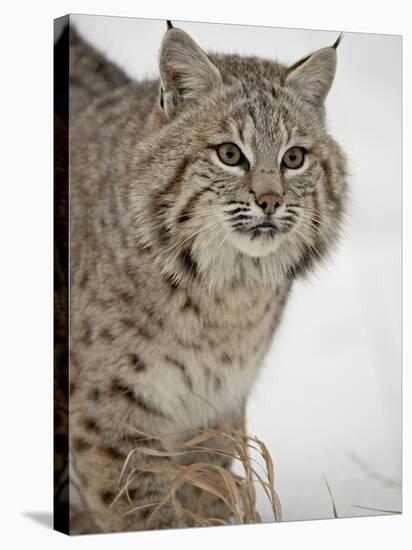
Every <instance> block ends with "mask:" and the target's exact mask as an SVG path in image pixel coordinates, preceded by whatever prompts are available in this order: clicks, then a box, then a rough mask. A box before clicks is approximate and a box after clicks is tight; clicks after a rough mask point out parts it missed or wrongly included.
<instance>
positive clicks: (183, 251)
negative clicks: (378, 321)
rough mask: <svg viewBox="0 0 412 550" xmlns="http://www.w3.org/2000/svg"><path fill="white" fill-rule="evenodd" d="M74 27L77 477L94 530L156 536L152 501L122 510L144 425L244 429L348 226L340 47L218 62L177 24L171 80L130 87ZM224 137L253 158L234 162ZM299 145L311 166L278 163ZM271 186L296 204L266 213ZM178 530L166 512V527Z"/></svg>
mask: <svg viewBox="0 0 412 550" xmlns="http://www.w3.org/2000/svg"><path fill="white" fill-rule="evenodd" d="M73 36H74V38H73V44H72V47H73V48H76V51H80V52H81V55H82V56H83V61H82V63H79V64H78V65H77V69H76V66H73V67H72V72H71V75H70V77H71V84H72V89H73V93H74V94H75V93H77V94H78V95H77V97H81V98H83V100H82V101H80V100H79V101H78V102H77V103H76V105H75V107H74V110H73V112H72V116H73V120H74V123H73V124H72V126H71V129H70V201H71V203H70V230H71V233H70V236H71V267H70V269H71V273H70V275H71V291H70V297H71V303H70V315H71V317H70V344H71V349H72V350H73V353H75V356H76V362H75V363H74V362H73V363H72V364H71V379H72V380H73V381H74V380H75V381H76V388H77V389H76V392H75V393H73V395H72V397H71V402H70V426H71V449H72V455H73V473H74V475H76V476H77V478H78V479H79V480H80V481H79V485H80V491H81V495H82V500H83V502H84V503H85V505H86V507H87V509H88V511H89V512H90V513H91V514H92V516H93V520H94V522H95V524H96V526H97V527H96V528H97V529H99V530H101V531H119V530H128V529H130V530H134V529H144V528H145V521H146V519H147V515H148V514H147V509H142V510H141V511H140V512H135V513H133V514H129V515H124V514H123V512H125V511H127V510H129V509H130V503H129V502H127V499H120V500H118V501H117V502H116V504H115V505H114V506H110V504H111V503H112V501H113V498H114V496H115V494H116V491H117V487H116V481H117V479H118V475H119V471H120V469H121V466H122V464H123V461H124V459H125V457H126V456H127V454H128V452H129V451H130V450H131V449H133V448H134V447H136V445H138V444H139V440H138V438H137V439H136V431H134V429H135V428H137V429H138V430H139V431H140V432H145V433H150V434H158V433H168V432H177V431H182V430H190V429H191V428H194V427H208V426H219V423H220V422H222V419H224V420H225V422H227V423H228V424H229V425H232V426H239V425H240V423H241V419H242V417H243V415H244V410H245V403H246V400H247V397H248V394H249V392H250V389H251V387H252V386H253V384H254V382H255V380H256V377H257V375H258V373H259V368H260V366H261V364H262V360H263V358H264V357H265V354H266V352H267V350H268V348H269V346H270V343H271V340H272V337H273V334H274V332H275V330H276V327H277V326H278V323H279V321H280V319H281V315H282V311H283V308H284V306H285V304H286V301H287V297H288V295H289V292H290V289H291V287H292V284H293V281H294V280H295V279H296V277H297V276H299V275H303V274H306V273H307V272H309V271H310V270H311V269H313V267H314V266H315V265H316V264H317V262H318V260H320V259H321V258H323V257H324V256H325V255H326V254H327V253H328V252H329V251H330V250H331V248H332V247H333V245H334V243H335V242H336V241H337V239H338V237H339V232H340V227H341V222H342V217H343V213H344V208H345V201H346V193H347V191H346V179H345V178H346V168H345V159H344V156H343V153H342V151H341V149H340V147H339V146H338V144H337V143H336V142H335V141H334V140H333V139H332V137H331V136H330V135H329V134H328V133H327V131H326V129H325V112H324V99H325V97H326V94H327V93H328V91H329V88H330V86H331V84H332V80H333V75H334V72H335V65H336V51H335V48H334V47H331V48H324V49H322V50H319V51H318V52H315V54H313V55H310V56H308V57H307V58H305V59H304V60H302V61H300V62H298V63H296V64H295V65H294V66H292V67H291V68H288V67H285V66H283V65H281V64H278V63H275V62H273V61H269V60H263V59H258V58H255V57H240V56H236V55H229V56H227V55H210V56H207V55H206V54H205V53H204V52H203V51H202V50H201V49H200V48H199V46H198V45H197V44H196V43H195V42H194V41H193V40H192V39H191V38H190V37H189V36H188V35H187V34H186V33H185V32H184V31H182V30H179V29H175V28H173V27H172V26H170V28H169V29H168V30H167V32H166V33H165V37H164V39H163V43H162V46H161V53H160V63H159V66H160V80H158V81H153V82H130V81H126V80H127V79H126V77H125V76H124V75H123V73H120V72H119V71H118V70H117V69H116V68H112V69H111V68H110V67H109V66H106V65H105V64H104V63H102V62H101V60H100V58H99V60H100V61H99V62H98V63H97V64H96V63H95V65H93V63H92V62H91V61H90V62H87V59H85V58H86V57H88V56H90V59H92V60H93V59H96V56H97V55H98V54H96V52H94V51H93V50H91V48H89V47H88V46H87V45H85V44H84V43H82V42H81V40H80V39H79V38H78V37H77V36H75V35H73ZM79 44H80V46H79ZM106 63H107V62H106ZM108 65H109V64H108ZM84 70H86V73H87V74H86V75H84V74H83V73H84ZM90 71H94V72H93V74H89V72H90ZM102 71H103V77H102ZM110 74H114V81H115V82H118V85H112V84H110V82H111V81H110V78H108V75H110ZM95 81H96V82H95ZM82 82H86V83H87V86H88V87H89V99H88V101H84V98H85V97H87V95H85V94H87V92H86V90H85V89H84V88H82ZM112 82H113V81H112ZM91 83H93V85H91ZM77 88H79V89H80V90H79V89H77ZM76 90H77V91H76ZM95 90H97V91H98V93H97V94H96V95H95V94H94V91H95ZM226 142H229V143H235V144H236V145H237V146H238V147H239V148H240V150H241V151H242V153H243V155H244V159H245V160H244V162H243V164H242V165H240V166H235V167H233V166H227V165H225V164H223V163H222V162H221V161H220V160H219V156H218V154H217V147H218V146H219V145H220V144H222V143H226ZM292 146H301V147H303V148H304V150H305V151H306V157H305V163H304V165H303V166H302V168H299V169H297V170H288V169H285V168H284V166H282V162H281V160H282V156H283V154H284V152H285V151H286V150H287V149H288V148H290V147H292ZM262 193H277V194H280V195H282V197H283V204H282V206H281V207H280V208H279V209H277V210H276V212H275V213H274V214H272V215H270V216H269V217H268V216H267V215H266V214H265V213H264V212H263V211H262V209H261V208H260V207H259V206H258V205H257V204H256V198H257V196H258V195H261V194H262ZM262 220H266V221H268V220H269V222H270V227H267V228H265V229H262V227H260V225H261V223H262ZM269 222H268V223H269ZM140 432H139V433H140ZM146 444H147V443H146ZM206 459H208V460H211V458H210V456H207V454H206ZM133 460H134V461H135V464H140V463H141V462H139V461H142V460H143V458H142V456H139V455H138V454H137V453H136V454H135V455H134V457H133ZM165 460H166V459H165ZM176 460H177V459H176ZM223 463H224V465H225V467H229V464H228V462H227V460H226V459H225V461H223V462H222V464H223ZM82 480H83V481H82ZM130 489H131V490H132V489H133V490H134V492H133V493H132V494H133V504H134V505H135V506H138V505H142V504H147V503H150V502H153V501H156V500H159V499H160V498H161V496H162V495H163V494H164V492H165V491H166V489H167V481H166V480H165V479H164V478H161V477H157V476H155V475H153V474H151V475H146V476H143V477H140V478H139V483H138V484H135V485H134V486H133V487H131V488H130ZM181 498H182V502H183V503H186V504H187V503H188V502H190V499H191V498H192V496H191V495H190V494H189V493H187V494H185V493H183V494H182V495H181ZM187 505H188V504H187ZM210 513H211V514H214V515H216V514H218V511H217V510H216V509H213V508H211V512H210ZM175 525H177V519H176V517H175V515H174V512H173V510H171V509H169V508H167V507H166V508H165V509H164V510H163V511H162V512H161V513H160V514H159V515H158V517H157V520H156V521H155V522H154V524H153V525H152V527H153V528H161V527H170V526H175Z"/></svg>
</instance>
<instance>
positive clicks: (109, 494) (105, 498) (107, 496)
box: [100, 491, 115, 506]
mask: <svg viewBox="0 0 412 550" xmlns="http://www.w3.org/2000/svg"><path fill="white" fill-rule="evenodd" d="M114 497H115V494H114V492H113V491H103V492H102V493H101V494H100V498H101V500H102V502H103V503H104V504H106V505H108V506H109V505H110V504H111V503H112V502H113V500H114Z"/></svg>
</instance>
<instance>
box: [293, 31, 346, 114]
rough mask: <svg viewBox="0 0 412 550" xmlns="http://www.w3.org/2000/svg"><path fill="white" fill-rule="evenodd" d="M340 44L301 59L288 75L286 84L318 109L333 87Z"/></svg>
mask: <svg viewBox="0 0 412 550" xmlns="http://www.w3.org/2000/svg"><path fill="white" fill-rule="evenodd" d="M338 43H339V42H338V41H337V42H336V43H335V44H336V45H335V44H334V45H333V46H332V47H331V48H323V49H321V50H318V51H317V52H315V53H313V54H312V55H309V56H308V57H305V58H304V59H301V60H300V61H298V62H297V63H295V64H294V65H292V67H290V68H289V69H288V71H287V73H286V80H285V83H286V84H287V85H289V86H292V87H293V88H294V89H295V90H296V91H297V92H298V93H299V95H300V96H301V97H303V99H305V100H306V101H308V102H309V103H311V104H312V105H314V106H316V107H320V106H322V104H323V102H324V101H325V98H326V96H327V95H328V92H329V90H330V88H331V86H332V83H333V79H334V76H335V71H336V46H337V45H338Z"/></svg>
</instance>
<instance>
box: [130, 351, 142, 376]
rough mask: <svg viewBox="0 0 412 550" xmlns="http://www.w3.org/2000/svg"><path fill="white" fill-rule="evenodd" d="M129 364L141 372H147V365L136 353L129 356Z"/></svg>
mask: <svg viewBox="0 0 412 550" xmlns="http://www.w3.org/2000/svg"><path fill="white" fill-rule="evenodd" d="M129 362H130V363H131V364H132V366H133V368H134V369H135V370H137V371H139V372H142V371H144V370H146V363H145V362H144V361H143V359H142V358H141V357H140V356H139V355H137V354H136V353H130V354H129Z"/></svg>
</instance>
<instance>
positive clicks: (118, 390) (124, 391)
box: [111, 378, 165, 417]
mask: <svg viewBox="0 0 412 550" xmlns="http://www.w3.org/2000/svg"><path fill="white" fill-rule="evenodd" d="M111 391H112V394H113V395H119V394H120V395H121V396H123V397H124V398H125V399H128V400H129V401H130V402H131V403H133V404H134V405H136V406H137V407H139V408H140V409H142V410H143V411H144V412H147V413H149V414H153V415H156V416H162V417H164V416H165V414H164V413H163V412H162V411H161V410H160V409H158V408H156V407H154V406H152V405H149V403H147V401H145V399H144V398H143V397H142V396H140V395H137V394H136V393H135V392H134V391H133V389H132V388H131V387H130V386H129V385H128V384H126V382H124V381H123V380H121V379H120V378H114V379H113V380H112V384H111Z"/></svg>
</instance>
